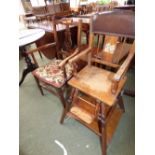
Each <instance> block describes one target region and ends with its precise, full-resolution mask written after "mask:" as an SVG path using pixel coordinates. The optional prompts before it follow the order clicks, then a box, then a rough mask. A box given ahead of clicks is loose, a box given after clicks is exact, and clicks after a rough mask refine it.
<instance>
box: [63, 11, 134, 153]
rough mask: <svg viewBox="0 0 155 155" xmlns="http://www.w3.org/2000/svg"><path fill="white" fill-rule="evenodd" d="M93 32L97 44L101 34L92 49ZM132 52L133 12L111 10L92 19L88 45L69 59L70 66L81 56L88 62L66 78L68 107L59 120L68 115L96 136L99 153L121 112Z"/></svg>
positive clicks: (112, 132) (108, 139)
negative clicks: (69, 99)
mask: <svg viewBox="0 0 155 155" xmlns="http://www.w3.org/2000/svg"><path fill="white" fill-rule="evenodd" d="M103 21H104V22H103ZM95 35H99V41H98V43H101V42H102V41H100V40H101V39H100V38H101V36H104V42H103V46H100V44H97V48H96V47H95V48H94V39H95ZM126 38H130V39H132V40H133V41H132V43H130V44H129V45H128V44H127V43H126ZM99 47H100V48H99ZM94 50H95V51H94ZM96 50H97V51H96ZM134 53H135V42H134V14H133V13H131V12H126V11H114V12H109V13H105V14H101V15H97V16H94V17H93V18H92V21H91V24H90V37H89V47H88V48H87V49H86V50H84V51H81V52H80V53H79V54H78V55H76V56H75V57H73V58H71V59H70V60H69V62H70V63H72V64H73V65H74V63H75V62H76V61H77V60H78V59H80V58H82V57H83V56H85V57H86V58H87V62H88V63H87V66H85V67H84V68H83V69H82V70H80V71H79V72H75V73H74V76H73V77H72V78H71V79H70V80H69V81H68V84H69V85H70V86H71V87H72V92H71V95H70V96H71V98H72V99H71V106H68V107H66V108H65V109H64V113H63V115H62V119H61V123H63V122H64V118H65V117H66V116H68V117H71V118H74V119H75V120H77V121H79V122H80V123H82V124H83V125H85V126H86V127H88V128H89V129H91V130H92V131H93V132H95V133H96V134H97V135H98V136H99V138H100V142H101V149H102V155H106V149H107V146H108V144H109V143H110V140H111V138H112V135H113V134H114V131H115V129H116V127H117V124H118V122H119V120H120V118H121V115H122V113H123V112H125V108H124V104H123V99H122V95H123V89H124V85H125V83H126V80H127V77H126V72H127V71H128V67H129V65H130V62H131V60H132V59H133V57H134Z"/></svg>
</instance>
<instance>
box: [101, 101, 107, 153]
mask: <svg viewBox="0 0 155 155" xmlns="http://www.w3.org/2000/svg"><path fill="white" fill-rule="evenodd" d="M99 130H100V133H101V136H100V144H101V150H102V155H106V149H107V138H106V118H105V107H104V104H103V103H102V104H101V105H100V118H99Z"/></svg>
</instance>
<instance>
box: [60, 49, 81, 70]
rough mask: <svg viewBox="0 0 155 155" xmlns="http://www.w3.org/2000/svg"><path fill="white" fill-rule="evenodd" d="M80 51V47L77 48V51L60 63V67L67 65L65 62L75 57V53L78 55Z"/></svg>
mask: <svg viewBox="0 0 155 155" xmlns="http://www.w3.org/2000/svg"><path fill="white" fill-rule="evenodd" d="M78 53H79V48H76V49H75V51H74V52H73V53H72V54H71V55H70V56H68V57H67V58H66V59H64V60H63V61H62V62H61V63H60V64H59V67H60V68H63V67H64V66H65V64H66V63H67V62H68V61H69V60H70V59H71V58H73V57H74V56H75V55H77V54H78Z"/></svg>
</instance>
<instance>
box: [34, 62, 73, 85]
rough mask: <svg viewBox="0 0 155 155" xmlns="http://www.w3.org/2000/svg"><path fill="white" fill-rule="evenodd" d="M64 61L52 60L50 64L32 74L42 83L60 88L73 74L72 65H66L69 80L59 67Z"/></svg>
mask: <svg viewBox="0 0 155 155" xmlns="http://www.w3.org/2000/svg"><path fill="white" fill-rule="evenodd" d="M61 61H62V60H56V59H54V60H52V61H51V62H50V63H49V64H47V65H45V66H42V67H39V68H37V69H36V70H34V71H33V72H32V74H33V75H34V76H36V77H37V78H39V80H41V81H42V82H45V83H47V84H50V85H53V86H55V87H57V88H60V87H61V86H62V85H63V84H64V83H65V82H66V80H68V79H69V78H70V77H71V76H72V73H73V66H72V65H71V64H66V65H65V71H66V75H67V79H66V78H65V77H64V71H63V70H61V69H60V68H59V67H58V65H59V64H60V62H61Z"/></svg>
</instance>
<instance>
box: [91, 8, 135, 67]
mask: <svg viewBox="0 0 155 155" xmlns="http://www.w3.org/2000/svg"><path fill="white" fill-rule="evenodd" d="M134 22H135V20H134V12H131V11H124V10H118V11H109V12H106V13H103V14H96V15H95V16H93V17H92V19H91V24H90V38H89V39H90V41H89V47H91V48H92V49H93V54H95V57H97V58H99V60H98V61H101V60H103V61H104V62H105V65H110V66H111V67H118V66H119V65H118V64H119V63H120V61H121V60H122V58H124V56H126V55H127V54H128V52H129V48H130V45H131V44H127V43H126V39H127V38H130V39H132V40H134V33H135V29H134ZM96 36H97V37H98V40H97V47H96V48H95V49H94V40H95V39H96ZM94 61H95V59H94ZM96 61H97V60H96Z"/></svg>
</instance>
